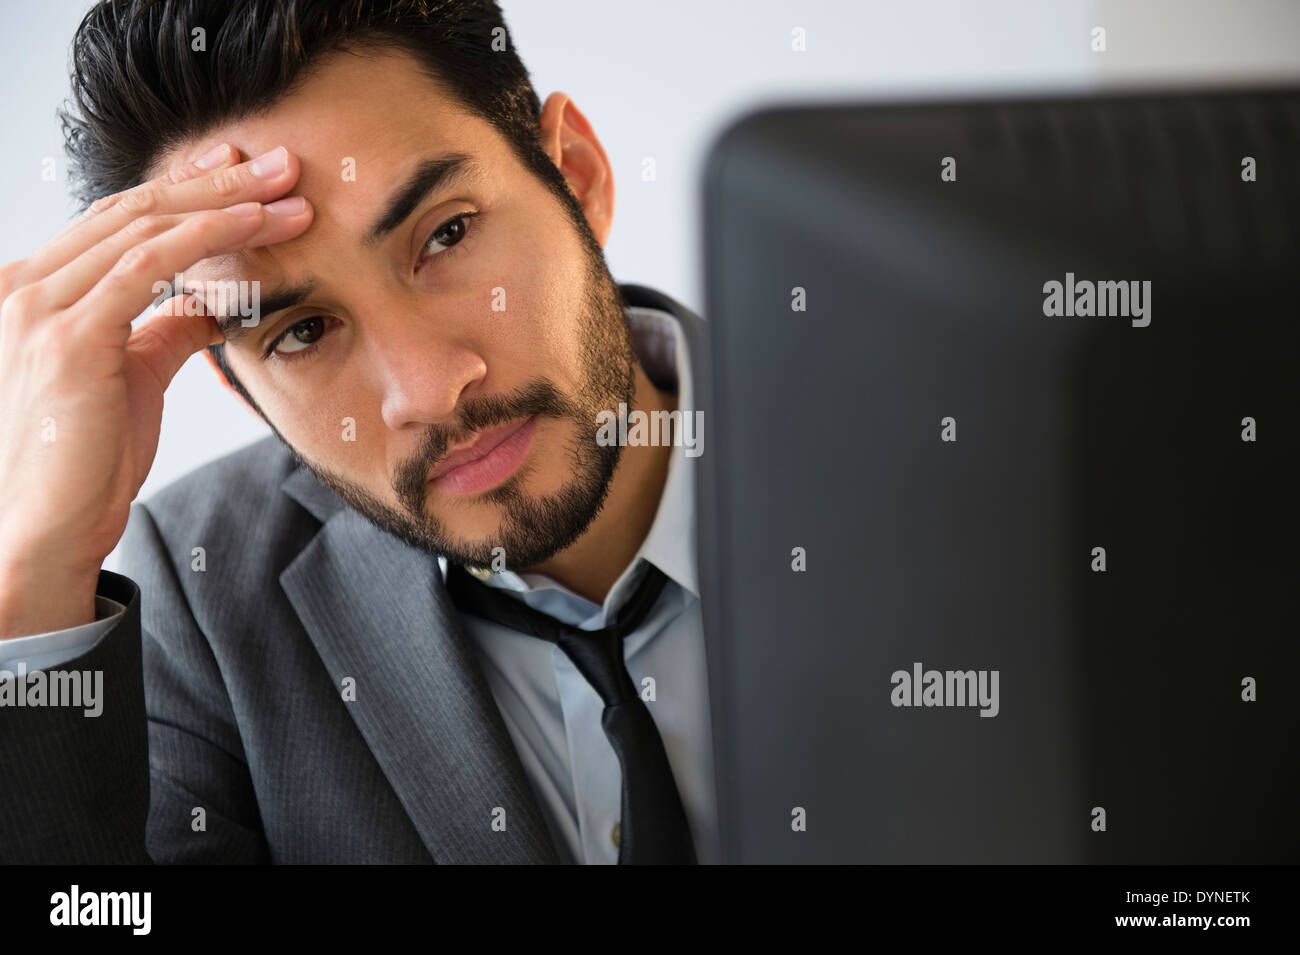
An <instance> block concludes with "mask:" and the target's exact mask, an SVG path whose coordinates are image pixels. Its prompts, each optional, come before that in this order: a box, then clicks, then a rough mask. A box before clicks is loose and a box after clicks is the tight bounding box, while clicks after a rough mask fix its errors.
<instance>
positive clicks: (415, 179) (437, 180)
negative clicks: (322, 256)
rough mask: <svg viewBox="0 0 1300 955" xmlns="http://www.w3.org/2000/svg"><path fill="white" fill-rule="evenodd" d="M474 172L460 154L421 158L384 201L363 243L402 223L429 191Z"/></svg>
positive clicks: (473, 165) (370, 242)
mask: <svg viewBox="0 0 1300 955" xmlns="http://www.w3.org/2000/svg"><path fill="white" fill-rule="evenodd" d="M477 172H478V166H477V164H476V163H475V162H474V160H473V159H471V158H470V157H469V156H467V155H465V154H464V153H448V154H447V155H445V156H438V157H435V158H434V159H426V160H424V161H423V162H422V163H420V165H419V166H417V167H416V168H415V172H413V173H412V174H411V175H410V177H409V178H408V179H407V180H406V182H405V183H404V184H403V185H402V186H401V187H400V188H398V190H397V191H396V192H394V193H393V196H392V198H391V199H389V200H388V205H386V206H385V207H384V212H383V214H382V215H381V216H380V217H379V218H378V219H376V220H375V224H374V225H372V226H371V227H370V231H369V232H368V233H367V234H366V239H365V244H366V246H367V247H369V246H373V245H375V244H376V243H378V242H379V241H380V240H381V239H383V238H384V236H386V235H388V234H389V233H390V232H392V231H393V230H394V229H396V228H397V227H398V226H399V225H401V224H402V223H403V222H405V221H406V217H407V216H409V215H410V214H411V213H412V212H414V211H415V207H416V206H418V205H419V204H420V203H421V202H423V201H424V200H425V198H426V197H428V195H429V194H430V193H432V192H434V191H436V190H439V189H451V188H453V187H454V186H457V185H460V184H461V183H463V182H464V181H465V180H467V179H469V178H471V177H473V176H474V175H475V173H477Z"/></svg>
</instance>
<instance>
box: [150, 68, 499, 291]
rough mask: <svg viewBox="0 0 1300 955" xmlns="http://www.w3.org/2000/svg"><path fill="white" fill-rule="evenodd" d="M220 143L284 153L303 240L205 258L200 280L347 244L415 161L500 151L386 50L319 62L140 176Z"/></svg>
mask: <svg viewBox="0 0 1300 955" xmlns="http://www.w3.org/2000/svg"><path fill="white" fill-rule="evenodd" d="M221 143H229V144H231V145H232V146H234V147H235V148H236V149H238V150H239V151H240V152H241V153H242V154H243V157H244V158H245V159H253V158H256V157H257V156H260V155H261V154H262V153H264V152H267V151H269V150H271V149H274V148H275V147H277V146H284V147H286V148H287V149H288V150H289V151H290V152H292V153H293V154H294V155H295V156H296V157H297V158H298V161H299V164H300V169H301V172H300V174H299V178H298V182H297V183H296V184H295V185H294V187H293V188H292V189H291V190H290V191H289V192H287V193H286V195H290V196H292V195H301V196H305V197H306V198H307V199H308V200H309V201H310V202H311V203H312V206H313V211H314V215H313V219H312V224H311V226H310V227H308V229H307V230H306V231H305V232H304V233H303V234H302V235H300V236H298V237H297V238H295V239H292V240H290V241H289V242H284V243H280V244H279V245H276V246H273V247H271V248H272V249H273V250H274V252H273V253H272V252H271V251H268V250H266V249H259V250H252V251H244V252H240V253H238V254H236V255H228V256H222V257H220V258H215V259H204V260H203V261H202V262H200V263H198V264H196V265H195V266H194V267H193V268H191V269H189V270H187V272H192V273H194V274H195V277H196V278H199V279H211V278H218V277H236V276H234V275H233V273H235V272H238V273H240V275H247V274H248V273H249V272H251V271H262V270H264V269H266V268H272V269H275V266H276V263H283V262H284V261H285V260H286V259H288V260H292V259H293V258H296V257H297V254H298V253H300V252H303V251H305V250H308V249H310V248H312V247H315V246H318V245H320V244H323V243H330V242H331V241H334V240H343V241H348V242H350V243H352V244H353V245H355V244H356V242H357V241H358V228H359V224H360V223H362V222H366V223H368V222H369V221H370V220H371V219H373V218H374V216H375V214H376V211H377V210H378V209H379V208H380V207H381V206H382V204H383V203H384V202H386V201H387V199H388V198H389V196H390V194H391V191H392V190H393V189H394V188H396V186H397V184H398V183H400V182H402V181H403V180H404V179H405V178H406V176H408V175H410V173H411V172H413V171H414V169H415V168H416V166H418V165H419V163H420V162H421V161H422V160H424V159H428V158H432V157H435V156H439V155H443V154H446V153H463V154H466V155H468V156H469V157H471V158H472V159H474V160H475V161H476V163H477V164H478V165H479V166H481V167H483V168H487V169H490V168H492V167H493V165H494V164H496V163H499V162H501V161H502V160H503V159H505V158H506V155H505V154H506V152H508V150H507V149H506V146H505V144H504V142H503V141H502V140H501V139H500V137H499V135H497V134H496V131H495V129H494V128H493V127H492V126H491V125H490V124H489V123H487V122H486V121H484V120H482V119H481V118H479V117H477V116H473V115H472V114H470V113H468V112H467V111H466V110H465V109H464V108H463V107H462V106H461V105H460V104H459V103H458V102H457V101H456V99H455V97H454V96H453V95H452V93H451V92H450V91H449V90H446V89H445V88H443V87H442V86H441V85H440V84H437V83H435V81H434V80H433V79H432V78H431V77H430V76H429V75H428V74H427V73H426V72H425V71H424V70H423V69H422V68H421V66H420V65H419V63H418V62H417V61H416V60H415V59H414V57H412V56H411V55H410V54H408V53H405V52H402V51H394V50H386V49H385V50H371V51H365V52H356V53H351V52H342V53H330V54H326V55H324V56H322V57H321V59H320V60H319V61H317V62H316V63H315V64H313V66H312V67H311V69H310V71H309V72H308V73H307V74H306V75H305V76H304V77H303V78H301V80H300V82H299V83H298V85H297V86H296V87H295V89H294V90H293V92H291V93H290V94H289V95H288V96H286V97H285V98H284V99H282V100H280V101H278V102H277V103H276V104H275V105H274V106H272V107H270V108H269V109H267V110H265V111H262V112H259V113H257V114H255V115H252V116H246V117H242V118H240V119H238V120H234V121H231V122H229V123H223V124H219V125H217V126H214V127H213V128H212V129H210V130H208V131H206V132H204V133H203V134H202V135H201V136H198V137H195V138H193V139H190V140H188V141H186V142H184V143H182V144H181V145H179V146H177V147H175V148H172V149H170V150H168V151H167V152H165V153H163V154H161V155H160V156H159V157H157V159H156V160H155V162H154V163H153V165H152V167H151V168H150V170H149V173H148V175H149V176H150V177H153V176H157V175H160V174H161V173H162V172H163V171H164V170H166V169H167V168H169V167H170V166H172V165H175V164H177V163H180V162H184V161H187V160H191V159H194V158H196V157H198V156H201V155H203V153H205V152H207V151H208V150H209V149H211V148H212V147H214V146H217V145H219V144H221ZM277 271H278V270H277Z"/></svg>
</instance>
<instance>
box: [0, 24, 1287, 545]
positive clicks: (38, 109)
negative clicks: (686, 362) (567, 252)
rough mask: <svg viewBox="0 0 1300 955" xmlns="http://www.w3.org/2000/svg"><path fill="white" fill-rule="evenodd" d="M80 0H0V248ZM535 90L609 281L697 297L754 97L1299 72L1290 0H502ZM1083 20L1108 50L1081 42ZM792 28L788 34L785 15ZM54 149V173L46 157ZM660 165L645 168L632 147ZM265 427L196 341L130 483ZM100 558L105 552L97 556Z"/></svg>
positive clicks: (32, 222)
mask: <svg viewBox="0 0 1300 955" xmlns="http://www.w3.org/2000/svg"><path fill="white" fill-rule="evenodd" d="M88 7H89V3H88V2H86V0H44V2H40V3H30V2H24V3H16V2H8V0H7V2H5V3H4V4H3V5H0V71H2V73H0V75H3V79H4V83H3V86H2V87H0V129H3V130H4V143H5V148H4V150H3V151H2V152H0V183H3V188H2V189H0V207H2V208H3V212H4V216H3V221H4V222H5V223H6V224H7V226H8V227H7V228H6V229H4V230H3V231H0V261H10V260H12V259H15V258H20V257H22V256H24V255H27V254H29V253H30V252H32V251H33V250H34V249H35V248H36V247H37V246H39V245H40V244H41V243H42V242H44V241H45V239H47V238H48V237H49V236H50V235H52V234H53V233H54V232H56V231H57V230H58V229H59V228H61V227H62V225H63V224H64V223H65V222H66V221H67V220H68V218H69V216H70V215H71V211H72V206H71V203H70V202H69V200H68V199H67V195H66V192H67V189H66V180H65V175H64V174H65V168H64V158H63V153H62V144H61V136H60V132H59V129H58V125H57V122H56V120H55V116H54V110H55V108H56V107H57V106H58V104H59V103H60V102H61V101H62V100H63V98H64V97H65V96H66V95H67V89H68V84H67V72H68V70H67V62H68V49H69V41H70V40H71V37H72V35H73V32H74V31H75V28H76V25H77V23H78V22H80V19H81V16H82V14H83V12H84V11H85V10H86V9H87V8H88ZM502 8H503V9H504V11H505V14H506V20H507V23H508V24H509V26H510V29H511V33H512V35H513V37H514V40H515V43H516V44H517V46H518V48H519V51H520V53H521V55H522V57H523V60H524V63H525V64H526V65H527V66H528V68H529V71H530V72H531V74H532V78H533V83H534V85H535V87H536V89H537V92H538V95H539V96H540V97H541V98H542V99H545V98H546V95H547V94H548V93H550V92H552V91H554V90H562V91H563V92H565V93H567V94H569V95H570V96H571V97H572V98H573V99H574V101H575V102H576V103H577V105H578V107H579V108H580V109H581V110H582V111H583V112H584V113H585V114H586V116H587V118H588V119H589V120H590V121H591V123H592V125H593V127H594V128H595V130H596V134H597V135H598V136H599V137H600V139H601V141H602V143H603V144H604V146H605V149H606V152H607V153H608V154H609V157H610V161H611V162H612V163H613V165H614V173H615V183H616V201H615V220H614V228H613V232H612V234H611V236H610V240H609V244H608V246H607V254H608V257H609V262H610V268H611V271H612V272H613V274H614V277H615V278H616V279H618V280H619V281H631V282H638V283H641V284H646V285H652V286H655V287H658V288H660V289H662V290H663V291H665V292H667V293H668V294H670V295H672V296H674V297H675V298H677V299H679V300H680V301H682V302H683V303H684V304H686V305H687V306H690V307H692V308H695V309H696V310H701V311H702V307H703V302H702V277H701V275H700V274H699V267H698V261H697V257H698V248H699V221H698V210H697V208H696V207H697V194H696V190H697V188H698V177H699V174H700V168H701V164H702V161H703V158H704V156H705V154H706V152H707V149H708V147H709V145H710V143H711V142H712V139H713V137H714V136H715V135H716V134H717V133H718V132H719V131H720V130H721V129H722V128H723V127H724V126H726V125H727V124H728V123H729V122H730V121H731V120H733V119H734V118H736V117H737V116H738V115H740V114H741V113H743V112H746V111H747V110H749V109H750V108H753V107H755V106H757V105H759V104H760V103H766V102H771V101H794V100H806V101H816V100H840V99H847V98H853V97H870V98H896V97H907V98H911V97H917V96H932V95H947V94H959V95H961V96H969V95H972V94H975V93H980V92H993V93H995V92H1014V91H1022V90H1034V91H1042V90H1070V89H1082V88H1091V87H1095V86H1107V85H1126V86H1134V85H1159V86H1169V85H1180V84H1186V83H1204V82H1209V81H1219V82H1233V83H1236V82H1245V81H1249V80H1257V79H1290V80H1292V81H1294V80H1295V79H1296V78H1297V77H1300V39H1297V38H1300V2H1291V0H1252V2H1245V0H1239V2H1233V0H983V2H976V0H651V2H642V0H502ZM1094 26H1103V27H1105V29H1106V31H1107V51H1106V52H1105V53H1094V52H1092V51H1091V50H1090V44H1089V40H1090V34H1091V30H1092V28H1093V27H1094ZM797 27H801V28H803V30H804V31H805V35H806V47H807V49H806V50H805V51H803V52H795V51H794V50H792V49H791V46H792V44H791V36H792V31H793V30H794V29H795V28H797ZM51 157H52V158H54V159H55V161H56V165H55V169H56V177H55V181H53V182H46V181H43V179H42V176H41V170H42V164H43V161H44V160H47V159H48V158H51ZM646 157H653V158H654V160H655V166H656V174H657V177H656V179H655V181H653V182H643V181H641V168H642V161H643V160H644V159H645V158H646ZM267 433H269V432H268V430H267V429H266V427H265V426H264V425H263V424H262V423H261V422H260V421H259V420H258V419H257V418H255V417H254V416H253V415H251V414H250V413H249V412H248V411H247V410H246V409H244V408H243V406H242V405H240V404H239V403H238V402H237V401H236V400H235V399H234V398H233V396H231V395H229V394H228V393H227V392H226V391H225V390H224V389H223V388H221V387H220V386H219V385H218V384H217V382H216V379H215V377H214V374H213V373H212V372H211V371H210V370H209V368H208V366H207V363H206V362H205V361H203V360H202V358H201V357H200V356H196V357H195V358H192V359H191V360H190V362H189V363H188V364H187V365H186V366H185V368H184V369H182V371H181V372H180V374H179V375H178V376H177V378H176V380H175V381H174V383H173V384H172V386H171V388H170V389H169V391H168V393H167V402H166V409H165V411H164V416H163V425H162V437H161V441H160V444H159V449H158V457H157V459H156V461H155V463H154V467H153V470H152V472H151V473H150V475H149V479H148V481H147V482H146V484H145V486H144V489H143V490H142V495H143V496H145V497H147V496H148V495H149V494H150V493H151V492H152V491H154V490H157V489H158V488H160V487H162V486H164V485H165V484H167V483H169V482H171V481H172V480H174V479H175V478H177V477H179V476H180V475H182V474H184V473H185V472H187V471H189V470H191V469H192V468H194V467H195V466H197V465H199V464H201V463H203V462H205V461H208V460H211V459H212V458H215V457H218V456H220V455H222V454H225V453H226V452H228V451H231V450H233V449H235V448H237V447H240V446H242V445H244V444H247V443H249V442H250V441H253V440H255V439H257V438H259V437H262V436H263V435H265V434H267ZM108 566H109V567H110V568H111V567H112V566H113V561H112V560H111V559H110V561H109V565H108Z"/></svg>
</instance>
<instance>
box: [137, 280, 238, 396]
mask: <svg viewBox="0 0 1300 955" xmlns="http://www.w3.org/2000/svg"><path fill="white" fill-rule="evenodd" d="M187 313H188V314H187ZM223 341H225V336H224V335H222V334H221V330H220V329H219V328H218V327H217V322H216V319H214V318H213V317H212V316H211V315H209V314H207V312H206V311H205V310H204V308H203V302H202V300H201V299H199V298H197V297H196V296H194V295H189V294H186V295H176V296H173V297H172V298H169V299H167V301H165V302H163V303H162V304H161V305H159V306H158V308H157V309H156V310H155V311H154V312H153V314H151V315H150V316H149V317H148V318H146V319H145V320H144V321H143V322H141V323H140V324H139V325H137V326H136V327H135V328H134V329H132V330H131V336H130V338H128V339H127V341H126V350H127V352H129V353H130V354H131V355H133V356H134V357H135V358H136V359H137V360H138V361H140V362H141V363H142V364H143V365H144V366H145V367H146V368H148V369H149V370H150V371H152V372H153V374H154V377H155V378H157V379H158V385H159V387H160V388H162V389H163V390H166V388H167V386H168V385H170V384H171V381H172V379H173V378H175V377H176V373H177V372H178V371H180V370H181V366H182V365H184V364H185V362H186V360H188V359H189V357H190V356H191V355H193V354H194V353H195V352H197V351H201V350H202V349H204V348H206V347H207V346H208V345H219V344H221V343H222V342H223Z"/></svg>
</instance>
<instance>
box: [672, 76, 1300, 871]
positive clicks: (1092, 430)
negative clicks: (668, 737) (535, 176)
mask: <svg viewBox="0 0 1300 955" xmlns="http://www.w3.org/2000/svg"><path fill="white" fill-rule="evenodd" d="M1297 170H1300V91H1297V90H1294V89H1288V90H1259V91H1255V90H1249V91H1248V90H1236V91H1226V92H1212V93H1193V92H1176V93H1163V94H1141V93H1135V94H1107V95H1098V96H1079V97H1064V98H1051V99H1046V98H1039V99H1020V100H1004V101H996V102H993V101H990V102H984V101H979V102H976V101H969V102H955V103H899V104H865V105H864V104H838V105H817V106H798V105H793V106H779V107H773V108H770V109H764V110H761V111H758V112H756V113H753V114H750V115H747V116H745V117H743V118H741V119H739V120H738V121H736V122H734V123H733V124H732V125H730V126H729V127H728V128H727V130H726V131H725V132H724V133H723V134H722V135H721V136H720V138H719V139H718V141H717V142H716V144H715V145H714V146H713V148H712V150H711V153H710V155H709V158H708V161H707V164H706V172H705V175H704V178H703V202H704V210H705V224H706V239H705V260H706V307H705V310H704V317H705V320H706V324H707V326H708V329H709V339H710V342H709V348H708V351H707V353H704V354H699V355H696V356H694V361H695V364H696V368H697V373H696V375H697V379H698V380H699V381H700V382H701V384H700V392H701V395H700V408H701V409H702V410H703V411H704V413H705V416H706V418H707V419H708V420H709V424H708V431H707V433H708V434H709V435H710V441H709V444H708V445H707V446H706V447H705V448H704V450H703V454H702V455H701V457H700V459H699V465H700V466H699V468H698V472H699V475H700V483H699V494H700V508H699V513H700V536H699V551H700V566H701V583H702V595H703V602H704V603H703V612H704V624H705V631H706V639H707V649H708V666H709V684H710V691H711V701H712V703H711V705H712V709H713V723H714V740H715V749H716V758H715V763H716V770H717V777H718V798H719V805H718V811H719V822H720V831H721V835H722V840H723V848H724V855H725V858H726V859H727V860H728V861H731V862H888V863H941V862H942V863H949V862H958V863H960V862H986V863H999V862H1025V863H1030V862H1033V863H1071V862H1126V863H1234V862H1247V863H1256V862H1295V861H1297V860H1300V815H1298V814H1297V807H1300V692H1298V688H1297V681H1298V680H1300V639H1298V638H1300V625H1298V624H1300V620H1298V617H1300V613H1298V605H1300V586H1298V585H1300V503H1298V500H1297V489H1300V423H1298V421H1297V418H1298V417H1300V373H1298V370H1297V359H1298V358H1300V347H1297V346H1300V333H1298V331H1297V324H1298V322H1300V313H1298V312H1297V303H1298V302H1300V268H1297V263H1298V262H1300V176H1297Z"/></svg>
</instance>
